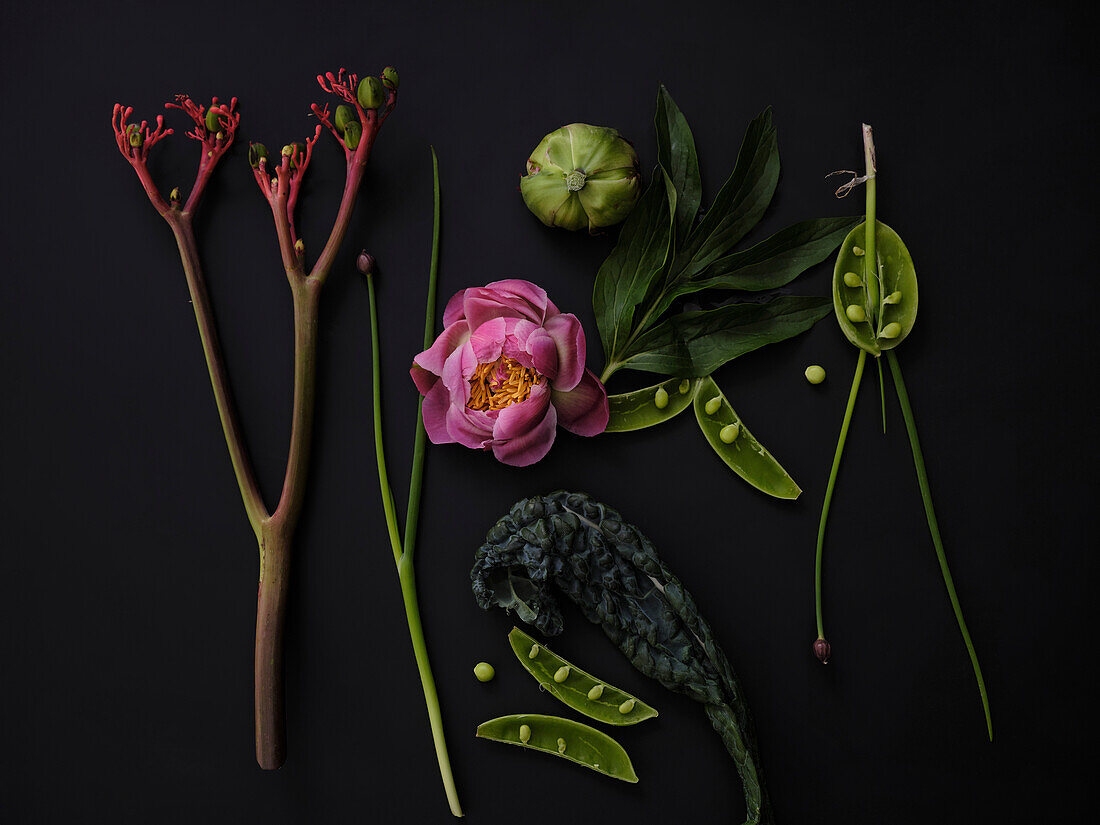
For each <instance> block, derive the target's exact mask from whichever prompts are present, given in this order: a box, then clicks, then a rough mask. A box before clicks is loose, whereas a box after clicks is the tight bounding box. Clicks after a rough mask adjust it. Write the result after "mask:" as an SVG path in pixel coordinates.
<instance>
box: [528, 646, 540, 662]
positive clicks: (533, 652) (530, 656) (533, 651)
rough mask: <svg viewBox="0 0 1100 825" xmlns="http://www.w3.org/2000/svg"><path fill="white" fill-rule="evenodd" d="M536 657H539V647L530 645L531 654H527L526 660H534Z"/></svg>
mask: <svg viewBox="0 0 1100 825" xmlns="http://www.w3.org/2000/svg"><path fill="white" fill-rule="evenodd" d="M538 655H539V646H538V645H531V652H530V653H528V654H527V658H528V659H534V658H535V657H536V656H538Z"/></svg>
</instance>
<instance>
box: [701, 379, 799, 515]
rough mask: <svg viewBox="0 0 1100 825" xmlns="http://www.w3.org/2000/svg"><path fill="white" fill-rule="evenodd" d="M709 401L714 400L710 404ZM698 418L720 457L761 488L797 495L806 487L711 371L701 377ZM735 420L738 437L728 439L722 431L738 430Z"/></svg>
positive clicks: (780, 495)
mask: <svg viewBox="0 0 1100 825" xmlns="http://www.w3.org/2000/svg"><path fill="white" fill-rule="evenodd" d="M716 398H717V399H719V403H718V404H717V405H715V404H714V403H713V402H714V399H716ZM708 401H709V402H711V403H710V404H708V403H707V402H708ZM708 407H709V410H708ZM711 410H712V411H713V412H712V411H711ZM695 418H696V420H698V422H699V429H701V430H702V431H703V435H704V436H706V439H707V441H708V442H709V443H710V446H711V447H713V448H714V452H716V453H718V456H719V458H721V459H722V460H723V461H724V462H726V464H728V465H729V467H730V469H731V470H733V471H734V472H735V473H737V475H739V476H741V478H743V479H745V481H747V482H748V483H749V484H751V485H752V486H753V487H755V488H756V489H757V490H760V491H761V492H764V493H767V494H768V495H769V496H775V497H776V498H784V499H795V498H798V497H799V495H801V493H802V488H801V487H799V486H798V485H797V484H795V483H794V479H793V478H791V476H790V474H789V473H788V472H787V471H786V470H784V469H783V467H782V466H781V465H780V463H779V462H778V461H776V460H775V458H774V457H773V456H772V454H771V453H769V452H768V451H767V449H766V448H765V447H764V445H763V444H761V443H760V442H759V441H757V440H756V438H754V437H753V434H752V433H750V432H749V430H748V428H747V427H746V426H745V422H744V421H742V420H741V418H740V417H739V416H738V415H737V412H736V411H735V410H734V409H733V407H731V406H730V403H729V401H727V400H726V397H725V396H724V395H723V394H722V391H721V390H720V389H718V385H717V384H716V383H714V379H713V378H711V377H710V376H709V375H708V376H707V377H706V378H703V379H701V381H700V383H699V388H698V389H697V390H696V392H695ZM731 424H737V425H739V426H738V427H737V428H736V433H737V435H736V437H735V438H734V439H733V440H732V441H729V442H727V441H726V440H725V439H723V438H722V432H723V431H725V432H726V435H727V438H728V437H729V435H730V434H731V433H732V432H733V431H734V428H731V427H730V425H731Z"/></svg>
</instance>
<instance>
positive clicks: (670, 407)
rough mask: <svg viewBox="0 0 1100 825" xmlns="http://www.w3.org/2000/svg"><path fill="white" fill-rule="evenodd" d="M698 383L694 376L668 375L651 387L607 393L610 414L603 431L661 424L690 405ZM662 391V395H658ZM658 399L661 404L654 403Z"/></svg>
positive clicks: (618, 430)
mask: <svg viewBox="0 0 1100 825" xmlns="http://www.w3.org/2000/svg"><path fill="white" fill-rule="evenodd" d="M685 381H687V388H686V390H685V389H684V382H685ZM698 386H699V382H698V380H695V381H692V380H691V379H687V378H670V379H668V380H667V381H663V382H662V383H660V384H654V385H653V386H652V387H645V388H644V389H640V390H634V392H624V393H620V394H619V395H609V396H608V397H607V403H608V407H609V408H610V411H611V417H610V418H609V419H608V422H607V429H606V430H604V432H607V433H628V432H631V431H633V430H642V429H645V428H646V427H653V426H655V425H657V424H663V423H664V422H666V421H668V420H669V419H670V418H674V417H675V416H677V415H679V414H680V413H682V412H683V411H684V410H686V409H687V408H688V407H690V406H691V399H692V398H694V397H695V390H696V388H697V387H698ZM681 390H684V391H683V392H681ZM662 391H663V392H664V395H659V393H660V392H662ZM659 402H664V404H663V406H658V403H659Z"/></svg>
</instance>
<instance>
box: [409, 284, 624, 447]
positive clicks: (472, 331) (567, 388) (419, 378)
mask: <svg viewBox="0 0 1100 825" xmlns="http://www.w3.org/2000/svg"><path fill="white" fill-rule="evenodd" d="M584 358H585V341H584V330H583V329H581V323H580V321H578V320H577V317H576V316H575V315H570V314H568V313H562V312H559V311H558V308H557V307H556V306H554V304H553V302H551V301H550V299H549V298H547V297H546V292H545V291H544V290H543V289H541V288H540V287H538V286H535V284H533V283H531V282H530V281H521V280H518V279H515V278H511V279H508V280H505V281H494V282H493V283H491V284H487V285H486V286H484V287H474V288H472V289H464V290H462V291H461V292H459V293H457V294H456V295H455V296H454V297H453V298H451V300H450V301H448V302H447V309H446V310H445V311H444V313H443V332H442V333H441V334H440V336H439V337H438V338H436V340H435V343H434V344H432V346H431V348H430V349H426V350H425V351H424V352H422V353H420V354H419V355H417V356H416V358H414V359H413V367H412V370H411V373H412V378H413V381H414V382H415V383H416V388H417V389H418V390H420V392H421V394H423V396H424V428H425V430H427V433H428V438H430V439H431V441H432V443H433V444H451V443H458V444H462V445H464V446H466V447H472V448H474V449H478V450H492V451H493V455H495V456H496V457H497V459H498V460H499V461H502V462H503V463H505V464H511V465H513V466H516V467H526V466H527V465H529V464H534V463H535V462H536V461H538V460H539V459H541V458H542V457H543V456H544V455H546V453H547V452H549V450H550V447H551V445H552V444H553V443H554V436H555V435H556V433H557V427H558V425H559V424H560V425H561V426H563V427H565V429H567V430H569V432H571V433H576V434H577V435H584V436H591V435H599V434H600V433H602V432H603V431H604V429H605V428H606V427H607V418H608V408H607V391H606V390H605V389H604V387H603V384H601V383H600V380H599V379H598V378H596V376H595V375H593V374H592V372H591V371H590V370H586V369H585V368H584Z"/></svg>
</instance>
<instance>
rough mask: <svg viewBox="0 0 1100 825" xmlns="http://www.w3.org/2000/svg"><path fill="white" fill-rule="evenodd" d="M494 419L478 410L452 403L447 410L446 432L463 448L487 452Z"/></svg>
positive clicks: (490, 441)
mask: <svg viewBox="0 0 1100 825" xmlns="http://www.w3.org/2000/svg"><path fill="white" fill-rule="evenodd" d="M494 423H495V417H494V416H493V415H491V414H489V413H485V412H481V411H479V410H471V409H470V408H469V407H465V406H460V405H459V404H455V403H452V404H451V406H450V408H449V409H448V410H447V432H448V433H449V434H450V436H451V439H452V440H453V441H455V442H456V443H458V444H461V445H462V446H463V447H470V448H472V449H474V450H487V449H489V445H490V444H491V443H492V441H493V424H494Z"/></svg>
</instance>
